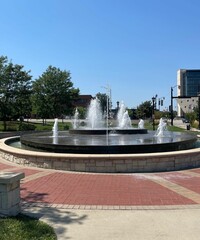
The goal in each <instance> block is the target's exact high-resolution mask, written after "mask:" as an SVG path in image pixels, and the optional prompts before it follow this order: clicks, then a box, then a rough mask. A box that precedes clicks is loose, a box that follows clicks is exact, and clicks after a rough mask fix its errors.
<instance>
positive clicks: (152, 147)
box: [20, 129, 197, 154]
mask: <svg viewBox="0 0 200 240" xmlns="http://www.w3.org/2000/svg"><path fill="white" fill-rule="evenodd" d="M138 130H139V129H138ZM84 131H85V130H84ZM91 131H92V130H91ZM94 131H95V130H94ZM103 131H104V130H103ZM72 132H76V134H71V132H68V131H62V132H59V136H58V137H57V138H54V137H52V133H51V132H45V133H43V132H42V133H33V134H25V135H22V136H21V138H20V140H21V143H22V144H23V145H26V146H29V147H33V148H36V149H42V150H46V151H49V152H57V153H81V154H124V153H125V154H126V153H152V152H168V151H177V150H183V149H190V148H193V147H194V144H195V142H196V140H197V138H196V136H194V135H190V134H184V133H178V132H177V133H170V134H169V135H168V136H166V137H159V138H158V137H155V136H154V135H155V132H154V131H150V132H149V133H148V134H108V135H102V134H100V135H99V134H98V135H97V134H94V133H93V134H87V135H86V134H78V133H79V130H73V131H72Z"/></svg>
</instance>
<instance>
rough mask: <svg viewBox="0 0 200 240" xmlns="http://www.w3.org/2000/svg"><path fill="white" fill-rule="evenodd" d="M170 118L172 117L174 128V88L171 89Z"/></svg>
mask: <svg viewBox="0 0 200 240" xmlns="http://www.w3.org/2000/svg"><path fill="white" fill-rule="evenodd" d="M170 110H171V111H170V112H171V113H170V116H171V126H173V118H174V116H173V87H171V108H170Z"/></svg>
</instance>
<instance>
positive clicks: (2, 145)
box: [0, 136, 200, 159]
mask: <svg viewBox="0 0 200 240" xmlns="http://www.w3.org/2000/svg"><path fill="white" fill-rule="evenodd" d="M19 138H20V136H14V137H8V138H2V139H0V151H2V152H7V153H10V154H13V155H21V156H33V157H49V158H55V157H59V158H72V159H76V158H80V157H81V158H85V159H88V158H91V157H92V158H95V159H102V158H109V159H122V157H124V158H126V159H128V158H132V159H133V158H142V159H144V158H152V157H172V156H177V155H191V154H195V153H200V148H193V149H187V150H179V151H169V152H155V153H123V154H92V153H90V154H80V153H53V152H40V151H30V150H26V149H19V148H15V147H11V146H9V145H7V144H6V141H8V140H15V139H16V140H17V139H19Z"/></svg>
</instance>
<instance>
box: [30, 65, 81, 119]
mask: <svg viewBox="0 0 200 240" xmlns="http://www.w3.org/2000/svg"><path fill="white" fill-rule="evenodd" d="M78 94H79V89H75V88H74V87H73V83H72V82H71V77H70V72H68V71H65V70H64V71H62V70H60V69H59V68H56V67H53V66H49V67H48V68H47V70H46V71H45V72H44V73H43V74H42V75H41V76H40V77H39V78H38V79H36V80H35V81H34V82H33V105H34V109H35V110H36V112H37V113H38V115H39V116H40V117H41V118H43V119H44V118H49V117H54V118H55V117H59V116H61V115H63V114H66V115H67V114H72V112H73V101H74V100H76V99H77V98H78Z"/></svg>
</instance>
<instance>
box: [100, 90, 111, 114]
mask: <svg viewBox="0 0 200 240" xmlns="http://www.w3.org/2000/svg"><path fill="white" fill-rule="evenodd" d="M96 97H97V98H98V99H99V101H100V104H101V109H102V112H103V113H106V111H107V101H108V112H110V110H111V108H112V103H111V100H110V97H109V96H107V94H106V93H100V92H99V93H97V94H96ZM107 97H108V99H107Z"/></svg>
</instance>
